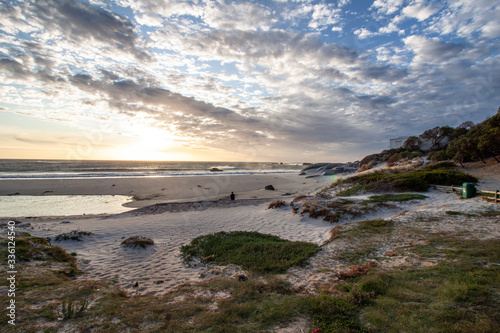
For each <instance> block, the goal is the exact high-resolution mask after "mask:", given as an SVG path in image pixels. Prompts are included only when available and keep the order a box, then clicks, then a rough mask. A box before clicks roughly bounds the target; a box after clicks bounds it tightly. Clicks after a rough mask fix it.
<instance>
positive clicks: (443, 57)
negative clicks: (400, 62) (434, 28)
mask: <svg viewBox="0 0 500 333" xmlns="http://www.w3.org/2000/svg"><path fill="white" fill-rule="evenodd" d="M403 41H404V43H405V45H406V46H407V47H408V48H409V49H411V50H412V51H413V52H414V54H415V55H414V57H413V62H414V63H443V62H445V61H447V60H450V59H452V58H454V57H457V56H458V55H459V53H460V52H462V51H463V50H464V49H465V45H464V44H457V43H451V42H444V41H442V40H441V39H439V38H438V37H433V38H427V37H425V36H416V35H414V36H408V37H406V38H404V39H403Z"/></svg>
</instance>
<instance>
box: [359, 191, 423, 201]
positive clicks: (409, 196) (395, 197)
mask: <svg viewBox="0 0 500 333" xmlns="http://www.w3.org/2000/svg"><path fill="white" fill-rule="evenodd" d="M425 199H427V196H425V195H422V194H414V193H400V194H381V195H372V196H370V197H369V198H368V200H366V201H365V202H405V201H410V200H425Z"/></svg>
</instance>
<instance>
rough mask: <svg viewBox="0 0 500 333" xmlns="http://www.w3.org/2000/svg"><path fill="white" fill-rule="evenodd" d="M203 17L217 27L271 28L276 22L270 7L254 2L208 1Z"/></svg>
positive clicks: (209, 23)
mask: <svg viewBox="0 0 500 333" xmlns="http://www.w3.org/2000/svg"><path fill="white" fill-rule="evenodd" d="M203 19H204V21H205V23H206V24H208V25H209V26H210V27H212V28H215V29H224V30H245V31H247V30H248V31H252V30H269V28H270V27H271V25H272V24H273V23H274V22H276V19H275V18H274V17H273V15H272V14H271V12H270V11H269V9H267V8H265V7H263V6H259V5H257V4H253V3H225V2H223V3H220V2H217V1H208V2H207V4H206V7H205V8H204V13H203Z"/></svg>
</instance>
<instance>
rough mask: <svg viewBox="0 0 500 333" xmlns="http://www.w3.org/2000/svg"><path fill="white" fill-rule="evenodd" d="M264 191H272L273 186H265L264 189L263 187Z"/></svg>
mask: <svg viewBox="0 0 500 333" xmlns="http://www.w3.org/2000/svg"><path fill="white" fill-rule="evenodd" d="M264 190H268V191H274V186H273V185H266V187H264Z"/></svg>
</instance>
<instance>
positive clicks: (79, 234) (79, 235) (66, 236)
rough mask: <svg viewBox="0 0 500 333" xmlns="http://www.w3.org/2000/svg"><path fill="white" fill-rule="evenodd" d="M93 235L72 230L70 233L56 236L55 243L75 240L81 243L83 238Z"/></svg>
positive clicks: (89, 232) (88, 232)
mask: <svg viewBox="0 0 500 333" xmlns="http://www.w3.org/2000/svg"><path fill="white" fill-rule="evenodd" d="M93 234H94V233H93V232H91V231H81V230H72V231H70V232H66V233H62V234H59V235H57V236H56V238H55V240H56V242H60V241H65V240H76V241H82V237H83V236H90V235H93Z"/></svg>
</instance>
